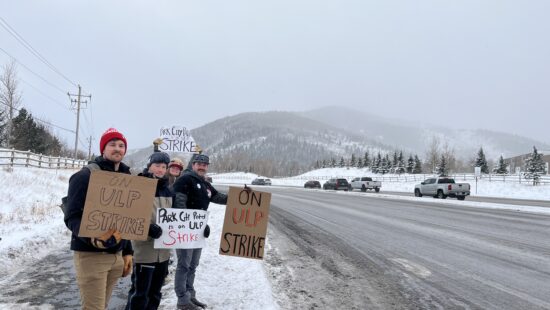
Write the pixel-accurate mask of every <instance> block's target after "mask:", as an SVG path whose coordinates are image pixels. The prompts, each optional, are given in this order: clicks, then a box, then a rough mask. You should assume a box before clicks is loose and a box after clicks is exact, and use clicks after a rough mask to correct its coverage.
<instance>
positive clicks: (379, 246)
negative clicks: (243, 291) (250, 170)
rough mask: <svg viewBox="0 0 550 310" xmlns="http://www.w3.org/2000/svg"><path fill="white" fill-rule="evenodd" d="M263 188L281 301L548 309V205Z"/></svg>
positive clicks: (330, 305)
mask: <svg viewBox="0 0 550 310" xmlns="http://www.w3.org/2000/svg"><path fill="white" fill-rule="evenodd" d="M262 189H263V190H265V191H269V192H272V193H273V198H272V204H271V211H270V227H269V235H268V243H269V244H270V248H269V251H270V253H271V255H266V256H267V263H268V264H269V265H270V268H268V270H269V273H270V275H271V277H272V278H273V279H274V280H273V281H274V287H275V289H276V290H278V291H279V293H283V294H284V295H285V296H286V297H280V298H279V299H283V300H284V299H286V300H284V301H286V303H287V304H293V303H294V304H296V305H300V306H299V307H300V308H311V309H313V308H321V309H325V308H337V309H550V238H549V237H550V216H548V215H539V214H529V213H524V212H515V211H505V210H495V209H482V208H474V207H466V206H457V205H445V204H433V203H429V204H428V203H425V201H426V199H430V200H433V198H419V199H418V201H402V200H397V199H396V200H392V199H380V198H374V197H368V194H367V195H356V194H350V193H345V192H333V191H321V190H303V189H290V188H289V189H284V188H275V187H269V188H262ZM493 202H494V201H493ZM498 203H503V200H501V199H499V201H498ZM514 203H517V201H514Z"/></svg>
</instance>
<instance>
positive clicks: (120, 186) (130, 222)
mask: <svg viewBox="0 0 550 310" xmlns="http://www.w3.org/2000/svg"><path fill="white" fill-rule="evenodd" d="M156 187H157V181H156V180H153V179H149V178H144V177H137V176H131V175H129V174H123V173H115V172H107V171H93V172H92V174H91V176H90V183H89V185H88V192H87V194H86V203H85V205H84V214H82V222H81V224H80V231H79V233H78V236H80V237H100V236H101V235H103V233H105V232H106V231H108V230H109V229H111V228H116V229H117V230H118V231H120V233H121V235H122V238H123V239H127V240H147V233H148V232H149V223H150V222H151V211H152V210H151V208H153V202H154V199H155V190H156Z"/></svg>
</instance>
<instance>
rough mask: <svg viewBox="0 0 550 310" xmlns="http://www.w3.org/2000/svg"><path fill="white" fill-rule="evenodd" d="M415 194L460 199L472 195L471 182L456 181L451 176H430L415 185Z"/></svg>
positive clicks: (417, 195)
mask: <svg viewBox="0 0 550 310" xmlns="http://www.w3.org/2000/svg"><path fill="white" fill-rule="evenodd" d="M414 195H415V196H416V197H422V196H423V195H428V196H433V197H435V198H441V199H445V198H447V197H456V199H458V200H464V199H465V198H466V196H468V195H470V184H468V183H455V180H454V179H453V178H449V177H438V178H430V179H426V180H425V181H424V182H422V183H420V184H416V185H415V186H414Z"/></svg>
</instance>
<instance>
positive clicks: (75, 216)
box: [67, 156, 134, 255]
mask: <svg viewBox="0 0 550 310" xmlns="http://www.w3.org/2000/svg"><path fill="white" fill-rule="evenodd" d="M90 163H95V164H97V165H98V166H99V168H100V169H101V170H103V171H110V172H117V173H126V174H130V168H129V167H128V166H126V165H125V164H124V163H120V165H119V167H118V171H115V164H114V163H113V162H112V161H110V160H107V159H104V158H103V157H102V156H98V157H96V158H95V160H93V161H90ZM90 175H91V172H90V169H88V168H87V167H84V168H82V169H80V171H78V172H77V173H75V174H73V175H72V176H71V178H70V179H69V191H68V194H67V210H68V212H69V215H68V218H69V220H68V226H69V229H70V230H71V231H72V236H71V250H73V251H84V252H107V253H116V252H118V251H122V255H132V254H133V253H134V252H133V250H132V244H131V243H130V241H129V240H124V239H123V240H121V241H120V242H119V243H118V244H116V245H115V246H113V247H111V248H107V249H98V248H96V247H94V246H93V245H92V244H91V242H90V240H91V239H90V238H87V237H79V236H78V232H79V230H80V221H81V220H82V213H83V211H84V203H85V202H86V193H87V192H88V184H89V183H90Z"/></svg>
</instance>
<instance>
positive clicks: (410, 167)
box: [407, 154, 414, 174]
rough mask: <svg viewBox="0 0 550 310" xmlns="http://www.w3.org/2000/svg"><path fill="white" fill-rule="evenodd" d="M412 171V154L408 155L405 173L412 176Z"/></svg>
mask: <svg viewBox="0 0 550 310" xmlns="http://www.w3.org/2000/svg"><path fill="white" fill-rule="evenodd" d="M413 170H414V158H413V156H412V154H409V159H408V160H407V173H408V174H412V173H413Z"/></svg>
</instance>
